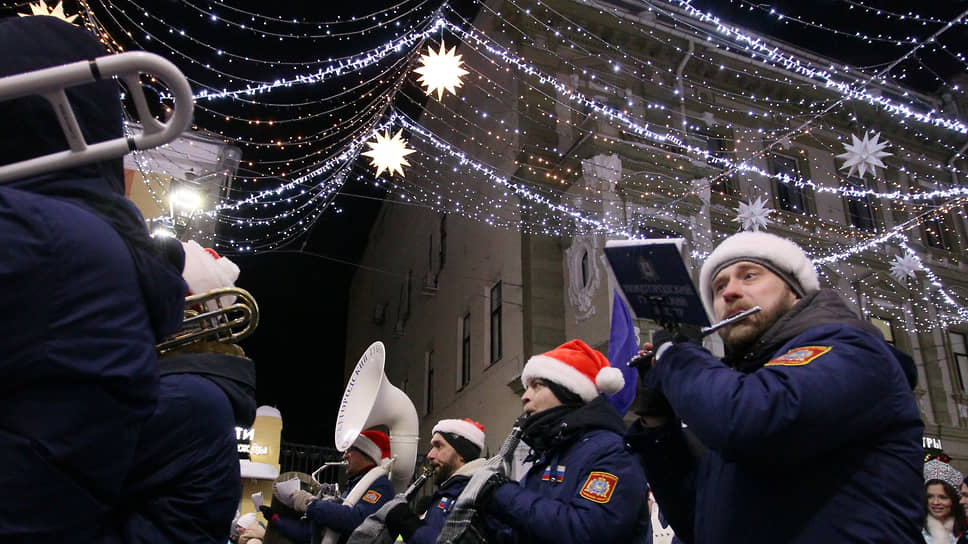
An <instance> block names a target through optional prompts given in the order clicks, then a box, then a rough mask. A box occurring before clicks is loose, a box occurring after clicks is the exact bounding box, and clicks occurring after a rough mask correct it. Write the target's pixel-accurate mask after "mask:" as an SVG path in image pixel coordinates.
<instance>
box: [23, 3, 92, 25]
mask: <svg viewBox="0 0 968 544" xmlns="http://www.w3.org/2000/svg"><path fill="white" fill-rule="evenodd" d="M29 6H30V13H18V14H17V15H19V16H21V17H30V16H31V15H49V16H51V17H57V18H58V19H62V20H64V21H67V22H68V23H72V24H73V23H74V19H77V16H78V15H79V14H77V13H75V14H74V15H66V14H65V13H64V2H63V1H61V2H57V5H56V6H54V7H52V8H51V7H48V6H47V2H45V1H44V0H40V1H39V2H37V3H36V4H29Z"/></svg>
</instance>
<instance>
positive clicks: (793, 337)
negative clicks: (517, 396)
mask: <svg viewBox="0 0 968 544" xmlns="http://www.w3.org/2000/svg"><path fill="white" fill-rule="evenodd" d="M731 355H732V356H731V358H730V359H729V360H731V361H732V362H733V364H734V365H735V366H738V367H740V368H743V369H744V371H739V370H735V369H734V368H731V367H729V366H727V365H725V364H723V362H721V361H720V360H719V359H717V358H716V357H714V356H713V355H711V354H710V353H709V352H707V351H706V350H704V349H702V348H701V347H698V346H696V345H692V344H687V343H680V344H675V345H673V346H672V347H670V348H669V349H668V350H667V351H666V352H665V353H664V354H663V356H662V358H661V359H660V360H659V361H658V362H657V363H656V365H655V367H654V368H653V369H652V370H651V371H650V372H649V374H648V375H647V378H646V382H647V385H649V386H650V387H655V388H657V389H659V390H661V392H662V393H663V394H665V396H666V397H667V398H668V400H669V404H670V405H671V406H672V407H673V409H674V410H675V412H676V414H677V415H678V416H679V417H680V418H682V421H683V422H685V423H686V424H688V426H689V428H690V430H691V431H692V432H693V433H695V435H696V436H697V437H698V438H699V440H700V441H701V442H702V443H703V445H705V446H706V447H707V448H708V450H707V451H706V452H705V453H704V454H702V455H701V457H700V458H697V456H695V455H694V454H693V453H692V452H691V451H690V449H689V448H688V447H687V445H686V441H685V437H684V435H683V432H682V428H681V426H680V425H679V423H678V422H677V421H676V422H671V423H670V424H667V425H665V426H663V427H659V428H655V429H647V428H645V427H644V426H642V425H641V424H640V423H637V424H636V425H635V426H633V428H632V429H631V430H630V433H629V436H628V438H629V442H630V443H631V444H632V446H633V447H634V448H636V449H638V450H639V451H640V452H641V459H642V461H643V464H644V467H645V470H646V474H647V475H648V477H649V483H650V484H651V485H652V489H653V492H654V494H655V496H656V499H657V500H658V502H659V505H660V506H661V509H662V512H663V514H664V515H665V517H666V519H668V520H669V521H670V522H671V523H672V526H673V528H674V529H675V531H676V534H677V535H679V536H680V537H681V538H682V539H683V540H684V541H685V542H693V543H695V544H728V543H734V542H743V543H757V542H763V543H767V542H769V543H774V542H785V543H804V544H808V543H809V544H814V543H818V542H892V543H893V542H918V541H919V540H920V538H921V537H920V526H921V524H922V523H923V520H924V511H923V503H924V488H923V481H922V476H921V468H922V464H923V451H922V447H921V435H922V433H923V430H924V425H923V424H922V422H921V417H920V414H919V412H918V407H917V404H916V402H915V399H914V395H913V393H912V388H913V387H914V384H915V381H916V376H917V374H916V371H915V368H914V365H913V362H912V360H911V358H910V357H908V356H906V355H904V354H902V353H900V352H899V351H897V350H895V349H894V348H893V347H892V346H890V345H888V344H887V343H886V342H884V341H883V339H882V338H881V336H880V334H879V333H878V332H877V331H876V329H874V328H873V327H872V326H871V325H870V324H868V323H866V322H863V321H860V320H858V319H856V317H855V316H854V314H853V312H851V311H850V309H849V308H847V307H846V305H845V304H844V303H843V302H842V301H841V300H840V298H839V297H838V296H837V295H836V294H835V293H834V292H832V291H826V290H824V291H820V292H819V293H815V294H813V295H810V296H808V297H806V298H804V299H803V300H801V301H800V302H798V303H797V304H796V305H795V306H794V308H793V309H792V310H790V312H788V313H787V314H786V315H784V316H783V317H782V318H780V320H778V321H777V323H775V324H774V325H773V327H771V328H770V329H769V330H768V331H766V332H765V333H764V334H763V336H762V337H761V339H760V340H759V341H758V344H757V345H755V346H754V347H753V348H752V350H751V351H750V352H748V353H744V354H731Z"/></svg>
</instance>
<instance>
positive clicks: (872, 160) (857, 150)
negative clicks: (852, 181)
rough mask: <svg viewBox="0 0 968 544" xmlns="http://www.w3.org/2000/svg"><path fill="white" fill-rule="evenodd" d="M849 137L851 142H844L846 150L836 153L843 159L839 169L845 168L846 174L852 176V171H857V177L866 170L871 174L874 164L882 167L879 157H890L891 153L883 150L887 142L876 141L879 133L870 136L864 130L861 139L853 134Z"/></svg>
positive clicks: (861, 175) (862, 175)
mask: <svg viewBox="0 0 968 544" xmlns="http://www.w3.org/2000/svg"><path fill="white" fill-rule="evenodd" d="M850 137H851V139H852V140H853V144H844V149H846V150H847V152H846V153H841V154H840V155H837V158H838V159H844V165H843V166H841V167H840V169H841V170H843V169H845V168H846V169H847V175H848V176H852V175H854V172H857V177H861V178H862V177H864V174H865V173H866V172H867V171H868V170H870V172H871V174H873V173H874V167H875V166H879V167H881V168H884V163H883V162H881V159H882V158H884V157H890V156H891V155H892V154H893V153H887V152H886V151H884V148H885V147H887V142H882V141H878V138H880V134H878V133H877V132H875V133H874V136H873V137H870V135H869V133H867V132H865V133H864V139H863V140H861V139H860V138H858V137H857V136H855V135H853V134H851V135H850Z"/></svg>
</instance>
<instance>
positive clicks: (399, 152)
mask: <svg viewBox="0 0 968 544" xmlns="http://www.w3.org/2000/svg"><path fill="white" fill-rule="evenodd" d="M402 133H403V129H400V130H398V131H397V133H396V134H394V135H393V137H392V138H391V137H390V132H389V131H387V132H386V133H384V134H377V135H376V141H375V142H366V145H368V146H370V150H369V151H365V152H364V153H363V154H364V155H366V156H367V157H370V159H371V160H370V166H376V175H377V177H379V176H380V174H382V173H383V171H384V170H386V171H387V172H390V175H391V176H392V175H393V173H394V172H400V177H403V168H402V167H403V166H410V163H409V162H407V159H405V158H404V157H406V156H407V155H409V154H411V153H414V152H415V151H416V149H407V142H405V141H403V138H402V137H401V134H402Z"/></svg>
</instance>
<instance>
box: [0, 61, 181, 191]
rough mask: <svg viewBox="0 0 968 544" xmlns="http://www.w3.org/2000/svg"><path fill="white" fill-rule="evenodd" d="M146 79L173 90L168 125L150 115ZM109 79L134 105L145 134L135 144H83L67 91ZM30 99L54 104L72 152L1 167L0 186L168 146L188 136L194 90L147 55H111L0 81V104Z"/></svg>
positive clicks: (122, 141)
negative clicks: (118, 83)
mask: <svg viewBox="0 0 968 544" xmlns="http://www.w3.org/2000/svg"><path fill="white" fill-rule="evenodd" d="M142 73H145V74H153V75H155V76H158V78H159V79H161V80H162V81H164V82H165V83H166V84H167V85H168V88H169V89H171V92H172V96H173V97H174V99H175V103H174V107H173V111H172V114H171V117H169V119H168V120H167V121H164V122H163V121H159V120H158V119H155V118H154V117H153V116H152V115H151V112H150V111H149V109H148V100H147V99H146V98H145V94H144V91H143V89H142V85H141V80H140V74H142ZM109 77H110V78H116V79H119V80H121V81H123V82H124V84H125V86H126V87H127V89H128V92H129V93H130V94H131V97H132V99H133V100H134V105H135V109H136V110H137V113H138V119H139V120H140V121H141V126H142V128H143V131H142V133H141V134H138V135H137V136H134V137H132V138H127V137H120V138H115V139H113V140H105V141H103V142H97V143H93V144H91V143H88V142H86V141H85V140H84V136H83V134H82V133H81V129H80V127H79V126H78V123H77V118H76V117H75V116H74V112H73V111H72V109H71V104H70V101H69V100H68V98H67V95H66V94H65V93H64V89H66V88H68V87H74V86H77V85H82V84H85V83H90V82H93V81H98V80H101V79H106V78H109ZM28 95H39V96H42V97H44V98H45V99H46V100H47V101H48V102H49V103H50V104H51V107H52V108H53V111H54V114H55V115H56V116H57V120H58V121H59V122H60V126H61V130H62V131H63V132H64V137H65V138H66V139H67V143H68V145H69V146H70V149H68V150H65V151H59V152H55V153H50V154H48V155H43V156H40V157H35V158H33V159H26V160H23V161H19V162H15V163H11V164H7V165H4V166H0V182H3V181H7V180H12V179H18V178H23V177H27V176H31V175H36V174H40V173H44V172H49V171H52V170H58V169H62V168H70V167H73V166H78V165H81V164H87V163H90V162H97V161H101V160H107V159H113V158H116V157H120V156H122V155H124V154H126V153H128V152H130V151H136V150H143V149H149V148H152V147H157V146H159V145H162V144H166V143H168V142H170V141H172V140H174V139H176V138H178V136H179V135H180V134H181V133H182V132H184V131H185V130H188V128H189V127H190V126H191V122H192V110H193V109H194V106H195V105H194V103H193V102H192V88H191V86H189V84H188V80H187V79H185V76H184V75H183V74H182V73H181V71H180V70H179V69H178V67H176V66H175V65H174V64H172V63H171V62H170V61H168V60H166V59H164V58H162V57H160V56H158V55H155V54H154V53H146V52H144V51H130V52H127V53H120V54H118V55H108V56H104V57H98V58H96V59H93V60H90V61H83V60H82V61H78V62H72V63H69V64H63V65H60V66H53V67H51V68H44V69H41V70H35V71H32V72H25V73H22V74H15V75H11V76H6V77H3V78H0V101H5V100H12V99H14V98H20V97H22V96H28Z"/></svg>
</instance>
